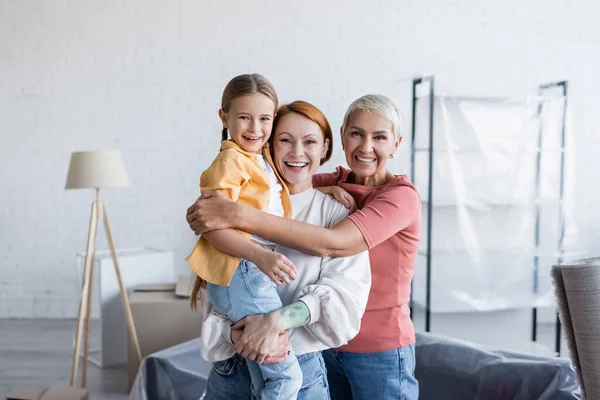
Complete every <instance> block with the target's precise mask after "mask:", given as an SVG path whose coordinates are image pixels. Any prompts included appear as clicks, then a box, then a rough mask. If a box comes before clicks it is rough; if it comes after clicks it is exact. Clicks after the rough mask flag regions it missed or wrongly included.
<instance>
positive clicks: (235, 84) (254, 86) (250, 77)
mask: <svg viewBox="0 0 600 400" xmlns="http://www.w3.org/2000/svg"><path fill="white" fill-rule="evenodd" d="M257 93H260V94H263V95H265V96H267V97H268V98H269V99H271V100H272V101H273V104H275V108H273V113H275V110H277V106H278V102H279V101H278V99H277V93H276V92H275V88H274V87H273V85H272V84H271V82H269V81H268V80H267V78H265V77H264V76H262V75H261V74H244V75H238V76H236V77H235V78H233V79H232V80H230V81H229V83H228V84H227V86H225V89H224V90H223V96H222V97H221V109H222V110H223V112H229V109H230V108H231V104H232V103H233V101H234V100H235V99H237V98H238V97H241V96H246V95H249V94H257ZM221 136H222V139H223V140H227V128H225V127H223V131H222V134H221Z"/></svg>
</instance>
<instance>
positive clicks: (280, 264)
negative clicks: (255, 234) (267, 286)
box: [254, 248, 298, 286]
mask: <svg viewBox="0 0 600 400" xmlns="http://www.w3.org/2000/svg"><path fill="white" fill-rule="evenodd" d="M254 263H255V264H256V266H257V267H258V269H260V270H261V271H262V272H263V273H264V274H265V275H267V276H268V277H269V279H271V280H272V281H273V282H275V284H276V285H277V286H279V285H281V284H282V283H283V282H285V283H290V278H291V279H292V280H294V279H296V273H297V272H298V271H297V270H296V267H295V266H294V264H293V263H292V262H291V261H290V260H288V258H287V257H286V256H284V255H283V254H279V253H275V252H274V251H270V250H267V249H263V248H260V252H259V255H258V257H257V259H256V260H254Z"/></svg>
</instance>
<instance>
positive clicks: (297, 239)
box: [187, 191, 367, 257]
mask: <svg viewBox="0 0 600 400" xmlns="http://www.w3.org/2000/svg"><path fill="white" fill-rule="evenodd" d="M187 220H188V223H189V224H190V228H192V229H193V230H194V231H195V232H196V234H200V233H204V232H207V231H212V230H218V229H225V228H231V227H235V228H239V229H241V230H244V231H246V232H250V233H253V234H255V235H257V236H260V237H262V238H265V239H267V240H270V241H272V242H275V243H278V244H280V245H283V246H286V247H290V248H295V249H296V250H299V251H301V252H303V253H306V254H312V255H317V256H321V257H324V256H330V257H344V256H349V255H355V254H358V253H360V252H362V251H365V250H367V243H366V241H365V240H364V238H363V235H362V233H361V232H360V230H359V229H358V228H357V227H356V225H354V223H353V222H352V221H350V220H349V219H347V218H346V219H344V220H343V221H341V222H340V223H338V224H337V225H336V226H334V227H333V228H331V229H326V228H321V227H318V226H315V225H312V224H308V223H305V222H300V221H294V220H292V219H286V218H280V217H276V216H274V215H271V214H269V213H266V212H263V211H260V210H257V209H255V208H252V207H247V206H244V205H242V204H239V203H235V202H233V201H231V200H230V199H228V198H227V197H225V196H223V195H222V194H220V193H218V192H214V191H211V192H204V193H203V195H202V197H201V198H200V200H198V201H196V202H195V203H194V204H193V205H192V206H190V207H189V208H188V211H187Z"/></svg>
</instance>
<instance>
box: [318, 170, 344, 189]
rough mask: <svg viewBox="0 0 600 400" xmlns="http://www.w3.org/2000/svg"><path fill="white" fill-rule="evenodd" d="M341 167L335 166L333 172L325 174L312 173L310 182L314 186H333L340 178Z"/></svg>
mask: <svg viewBox="0 0 600 400" xmlns="http://www.w3.org/2000/svg"><path fill="white" fill-rule="evenodd" d="M341 175H342V169H341V168H340V167H337V168H336V170H335V172H329V173H326V174H314V175H313V180H312V184H313V186H314V187H324V186H335V185H337V183H338V181H339V180H340V176H341Z"/></svg>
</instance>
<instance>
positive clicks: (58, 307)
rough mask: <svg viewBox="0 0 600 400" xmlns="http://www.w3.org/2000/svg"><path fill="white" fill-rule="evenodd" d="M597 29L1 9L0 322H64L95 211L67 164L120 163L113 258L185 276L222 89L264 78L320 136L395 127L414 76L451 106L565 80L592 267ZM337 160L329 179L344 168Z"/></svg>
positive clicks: (427, 12)
mask: <svg viewBox="0 0 600 400" xmlns="http://www.w3.org/2000/svg"><path fill="white" fill-rule="evenodd" d="M598 15H600V3H598V2H593V1H559V0H552V1H548V0H536V1H528V2H524V1H521V0H505V1H502V2H498V1H492V0H485V1H477V2H476V1H470V2H469V1H465V0H463V1H459V0H457V1H442V0H440V1H432V0H429V1H424V0H419V1H414V0H413V1H406V0H405V1H383V0H380V1H369V2H365V1H358V0H346V1H343V2H342V1H338V2H324V1H314V0H309V1H303V2H282V1H264V0H254V1H236V2H223V1H215V0H212V1H201V2H200V1H191V0H190V1H183V0H172V1H168V2H166V1H165V2H147V1H142V0H123V1H116V0H107V1H101V2H96V1H90V0H80V1H67V0H50V1H45V0H37V1H34V0H30V1H14V0H0V184H1V186H0V318H1V317H52V318H54V317H58V318H60V317H73V316H74V315H75V312H76V309H77V302H76V298H77V285H76V282H77V267H76V262H75V253H76V252H77V251H81V250H83V249H84V248H85V243H86V232H87V224H88V220H89V207H90V203H91V201H92V200H93V192H92V191H68V192H65V191H64V190H63V187H64V182H65V177H66V171H67V167H68V163H69V157H70V153H71V152H72V151H75V150H85V149H101V148H117V149H119V150H120V151H121V152H122V154H123V158H124V162H125V165H126V168H127V170H128V173H129V175H130V180H131V182H132V186H131V187H130V188H127V189H118V190H117V189H112V190H106V191H105V192H104V193H102V197H103V198H104V199H105V200H106V202H107V206H108V211H109V214H110V217H111V221H112V224H113V230H114V234H115V240H116V243H117V245H118V246H120V247H124V246H138V245H146V246H153V247H159V248H161V247H164V248H173V249H176V251H177V252H176V256H177V257H178V258H179V264H178V268H179V270H180V271H181V272H187V269H186V266H185V262H184V260H183V258H184V257H185V255H186V254H187V252H188V251H189V250H190V249H191V246H192V245H193V243H194V240H195V238H194V236H193V235H192V234H191V233H190V232H189V231H188V229H187V227H186V223H185V219H184V213H185V209H186V207H187V206H188V205H189V203H190V201H192V200H193V199H194V198H195V196H196V195H197V192H198V188H197V183H198V176H199V173H200V172H201V171H202V169H203V168H205V167H206V166H207V165H208V163H209V162H210V161H211V160H212V158H213V157H214V155H215V152H216V151H217V149H218V142H219V137H220V129H219V128H220V126H219V121H218V119H217V109H218V106H219V96H220V93H221V90H222V89H223V87H224V85H225V84H226V82H227V81H228V80H229V79H230V78H231V77H233V76H234V75H236V74H239V73H245V72H255V71H256V72H261V73H263V74H264V75H265V76H267V77H268V78H269V79H270V80H271V81H272V82H273V83H274V84H275V86H276V88H277V90H278V92H279V94H280V98H281V100H282V102H287V101H291V100H295V99H305V100H307V101H310V102H313V103H314V104H316V105H317V106H319V107H320V108H321V109H322V110H323V111H325V113H326V114H327V116H328V117H329V118H330V121H331V122H332V124H333V125H334V126H338V125H339V123H340V121H341V118H342V115H343V112H344V110H345V107H346V106H347V105H348V104H349V103H350V101H351V100H353V99H354V98H356V97H357V96H359V95H361V94H364V93H366V92H381V93H384V94H387V95H389V96H390V97H392V98H393V99H395V100H396V101H397V102H398V103H399V105H401V106H402V108H403V110H404V112H405V113H406V114H408V113H409V112H410V109H409V98H410V82H409V79H410V77H412V76H413V75H416V74H420V73H433V74H435V75H436V76H437V84H438V85H437V86H438V88H439V90H440V91H444V92H453V93H460V94H485V95H512V94H521V93H526V92H529V93H530V92H532V91H534V90H535V88H536V85H537V84H538V83H540V82H546V81H551V80H557V79H569V81H570V84H571V86H570V88H571V99H572V106H573V108H572V128H573V132H574V137H575V140H576V148H575V150H576V158H575V159H574V162H573V168H574V171H576V174H575V175H576V177H577V181H576V183H575V187H574V190H575V191H576V193H577V202H576V207H575V212H576V214H575V215H576V218H577V222H578V226H579V229H580V235H581V241H582V243H583V244H584V245H585V246H586V247H587V248H588V250H590V251H592V252H593V251H594V250H595V249H594V246H597V243H598V240H599V239H600V233H599V230H598V229H597V228H595V227H597V226H599V225H600V211H599V209H598V207H594V205H597V204H599V203H600V191H599V190H598V189H597V182H594V183H588V182H586V180H591V179H592V178H594V177H597V176H598V175H597V174H598V173H597V171H598V162H597V159H598V156H597V154H599V153H600V135H599V134H598V125H599V123H598V113H597V111H598V108H597V107H598V96H597V94H598V93H600V79H599V75H598V70H599V61H600V25H599V24H598V18H597V17H598ZM337 144H338V143H336V145H337ZM339 150H340V149H339V146H338V148H337V149H336V156H335V157H334V159H333V160H332V161H331V162H330V163H329V165H327V168H326V169H327V170H329V169H332V168H333V167H334V166H335V165H336V164H338V163H341V162H343V158H342V157H341V155H340V152H339ZM396 162H397V165H396V166H395V167H396V169H397V170H400V169H402V166H403V165H405V164H403V161H401V160H400V161H396ZM594 168H595V171H594V170H593V169H594ZM99 247H100V248H105V247H106V241H105V240H104V239H102V240H100V242H99ZM597 253H598V250H597V249H596V254H597Z"/></svg>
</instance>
